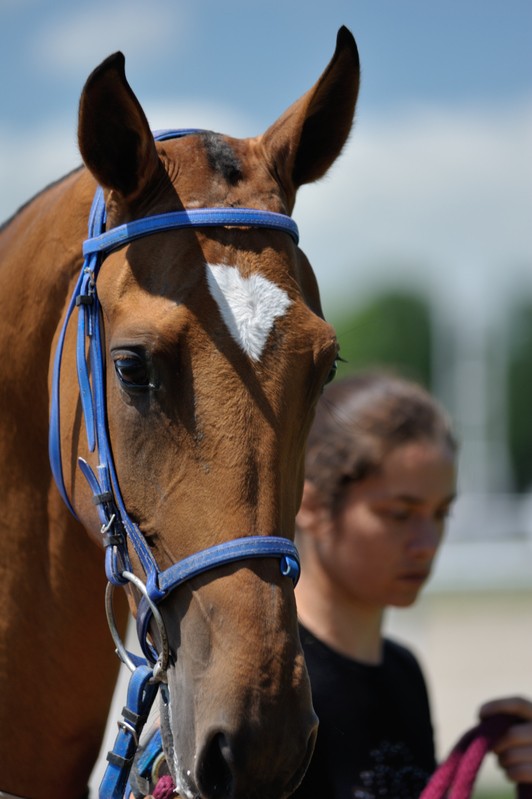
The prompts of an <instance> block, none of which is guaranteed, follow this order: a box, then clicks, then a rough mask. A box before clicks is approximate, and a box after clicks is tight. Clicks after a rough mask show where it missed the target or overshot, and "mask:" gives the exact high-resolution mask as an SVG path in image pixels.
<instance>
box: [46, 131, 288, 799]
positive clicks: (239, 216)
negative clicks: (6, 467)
mask: <svg viewBox="0 0 532 799" xmlns="http://www.w3.org/2000/svg"><path fill="white" fill-rule="evenodd" d="M193 133H201V131H197V130H178V131H175V130H168V131H159V132H157V133H155V134H154V137H155V139H156V140H159V141H163V140H165V139H170V138H177V137H180V136H184V135H188V134H193ZM105 223H106V209H105V202H104V196H103V191H102V190H101V188H98V189H97V191H96V194H95V197H94V200H93V204H92V208H91V212H90V216H89V226H88V228H89V229H88V238H87V240H86V241H85V242H84V244H83V255H84V263H83V268H82V270H81V274H80V276H79V279H78V282H77V284H76V287H75V289H74V293H73V295H72V298H71V300H70V303H69V306H68V309H67V313H66V317H65V321H64V323H63V327H62V329H61V333H60V336H59V341H58V345H57V349H56V353H55V360H54V373H53V380H52V401H51V413H50V433H49V454H50V464H51V468H52V473H53V476H54V479H55V482H56V484H57V487H58V489H59V492H60V494H61V496H62V498H63V500H64V502H65V504H66V505H67V507H68V508H69V509H70V511H71V512H72V514H73V515H74V516H75V515H76V513H75V511H74V508H73V507H72V504H71V502H70V499H69V497H68V494H67V491H66V488H65V483H64V479H63V467H62V461H61V420H60V402H59V394H60V378H61V361H62V355H63V348H64V342H65V336H66V330H67V326H68V323H69V321H70V318H71V316H72V314H73V311H74V309H75V308H76V307H77V308H78V328H77V345H76V359H77V374H78V383H79V392H80V398H81V405H82V409H83V416H84V420H85V428H86V433H87V441H88V447H89V450H90V451H91V452H96V454H97V457H98V466H97V468H96V471H94V470H93V469H92V468H91V466H89V464H88V463H87V461H85V460H84V459H83V458H79V459H78V462H79V466H80V468H81V471H82V472H83V474H84V476H85V478H86V480H87V482H88V484H89V486H90V489H91V491H92V494H93V502H94V503H95V505H96V506H97V509H98V514H99V518H100V522H101V525H102V526H101V533H102V538H103V543H104V547H105V571H106V575H107V579H108V581H109V586H108V592H107V594H106V609H107V614H108V619H109V625H110V628H111V633H112V634H113V638H114V640H115V643H116V644H117V651H118V654H119V656H120V657H121V659H122V660H123V661H124V662H125V664H126V665H127V666H128V668H130V670H131V671H132V676H131V680H130V684H129V688H128V698H127V705H126V707H124V709H123V711H122V714H123V719H122V720H121V721H119V722H118V727H119V732H118V735H117V738H116V741H115V745H114V748H113V750H112V751H111V752H109V754H108V756H107V759H108V761H109V765H108V767H107V770H106V772H105V776H104V778H103V781H102V784H101V786H100V793H99V795H100V799H121V798H122V797H123V796H124V791H125V790H126V785H127V779H128V775H129V771H130V768H131V764H132V762H133V758H134V755H135V752H136V749H137V746H138V741H139V738H140V734H141V731H142V728H143V726H144V723H145V721H146V718H147V715H148V713H149V710H150V707H151V705H152V703H153V701H154V699H155V696H156V694H157V690H158V688H159V685H160V683H161V682H163V681H164V679H165V676H164V675H165V671H166V668H167V665H168V658H169V653H168V644H167V638H166V631H165V629H164V623H163V621H162V617H161V615H160V613H159V611H158V608H157V605H158V604H159V603H160V602H161V600H162V599H164V597H166V596H167V595H168V594H169V593H170V592H171V591H172V590H173V589H174V588H176V587H177V586H178V585H181V584H182V583H184V582H185V581H187V580H190V579H191V578H192V577H195V576H196V575H198V574H201V573H203V572H205V571H207V570H210V569H213V568H216V567H218V566H220V565H222V564H225V563H232V562H235V561H240V560H247V559H249V558H277V559H279V561H280V568H281V573H282V574H283V575H285V576H287V577H290V578H291V579H292V580H293V582H294V583H296V582H297V579H298V577H299V570H300V566H299V557H298V553H297V549H296V547H295V546H294V544H293V543H292V542H291V541H290V540H289V539H287V538H283V537H282V536H246V537H243V538H237V539H233V540H230V541H226V542H224V543H222V544H218V545H216V546H212V547H209V548H207V549H204V550H201V551H200V552H197V553H195V554H193V555H190V556H189V557H187V558H184V559H183V560H181V561H179V562H178V563H175V564H174V565H173V566H170V567H169V568H168V569H166V570H165V571H160V569H159V567H158V565H157V563H156V561H155V559H154V557H153V555H152V552H151V550H150V548H149V546H148V544H147V543H146V540H145V538H144V536H143V534H142V532H141V531H140V529H139V527H138V525H136V524H135V523H134V522H133V521H132V520H131V518H130V517H129V515H128V513H127V510H126V508H125V505H124V501H123V499H122V495H121V492H120V487H119V482H118V478H117V474H116V470H115V464H114V460H113V455H112V450H111V444H110V440H109V435H108V428H107V403H106V394H105V371H104V365H105V348H104V342H103V340H102V328H101V323H100V305H99V300H98V295H97V290H96V282H97V278H98V273H99V270H100V267H101V265H102V262H103V260H104V258H105V257H106V256H107V255H108V254H109V253H110V252H112V251H113V250H116V249H118V248H119V247H123V246H124V245H126V244H129V243H130V242H131V241H133V240H135V239H137V238H139V237H142V236H147V235H150V234H151V233H157V232H161V231H166V230H175V229H177V228H185V227H186V228H190V227H209V226H224V227H230V226H236V227H241V226H245V227H263V228H269V229H275V230H279V231H282V232H284V233H287V234H288V235H289V236H291V238H292V239H293V240H294V242H295V243H296V244H297V242H298V230H297V225H296V223H295V222H294V221H293V219H292V218H291V217H289V216H286V215H285V214H277V213H273V212H270V211H261V210H257V209H254V208H223V207H222V208H203V209H193V210H192V209H191V210H188V211H187V210H185V211H175V212H171V213H166V214H158V215H155V216H149V217H145V218H143V219H138V220H135V221H133V222H128V223H126V224H124V225H120V226H118V227H116V228H112V229H111V230H105ZM128 542H129V543H130V544H131V545H132V546H133V548H134V550H135V552H136V554H137V556H138V558H139V560H140V563H141V565H142V568H143V570H144V573H145V580H144V582H143V581H142V580H141V579H140V578H139V577H137V576H136V575H135V574H134V573H133V569H132V566H131V562H130V559H129V555H128ZM127 583H133V584H134V585H135V586H136V588H137V589H138V590H139V591H140V593H141V596H142V598H141V600H140V603H139V606H138V613H137V632H138V635H139V641H140V645H141V647H142V650H143V652H144V655H145V656H146V660H147V662H146V661H143V660H142V658H138V657H137V656H135V655H133V654H131V653H129V652H127V651H126V650H125V648H124V646H123V645H122V644H121V642H120V640H119V636H118V633H117V630H116V627H115V625H114V618H113V613H112V588H113V586H117V585H122V586H124V585H126V584H127ZM152 620H154V621H155V624H156V625H157V628H158V632H159V637H160V639H161V650H162V651H161V652H160V653H158V652H156V651H155V649H154V647H153V645H152V644H151V643H150V642H149V641H148V632H149V627H150V622H151V621H152ZM148 663H149V664H151V665H148Z"/></svg>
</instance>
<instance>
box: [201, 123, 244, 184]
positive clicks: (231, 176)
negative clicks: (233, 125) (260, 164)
mask: <svg viewBox="0 0 532 799" xmlns="http://www.w3.org/2000/svg"><path fill="white" fill-rule="evenodd" d="M202 139H203V145H204V147H205V152H206V153H207V158H208V159H209V166H210V167H211V169H213V170H214V171H215V172H218V173H219V174H220V175H222V177H224V178H225V180H226V181H227V182H228V183H231V185H233V186H234V185H235V184H236V183H238V181H239V180H242V165H241V163H240V159H239V158H238V156H237V155H236V153H235V151H234V150H233V148H232V147H231V145H230V144H229V142H227V141H225V140H224V139H223V138H222V137H221V136H220V134H219V133H211V132H207V133H204V134H202Z"/></svg>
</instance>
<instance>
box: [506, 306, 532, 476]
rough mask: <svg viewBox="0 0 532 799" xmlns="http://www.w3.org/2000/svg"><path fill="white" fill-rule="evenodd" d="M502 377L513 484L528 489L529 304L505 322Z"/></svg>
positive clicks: (531, 463) (531, 449) (531, 458)
mask: <svg viewBox="0 0 532 799" xmlns="http://www.w3.org/2000/svg"><path fill="white" fill-rule="evenodd" d="M507 370H508V371H507V375H506V390H507V397H506V402H507V405H506V408H507V431H508V433H507V435H508V446H509V450H510V461H511V465H512V471H513V478H514V485H515V488H516V490H517V491H526V490H527V489H530V488H531V486H532V302H530V301H528V302H522V303H520V304H519V305H517V306H516V307H515V308H514V310H513V312H512V314H511V317H510V319H509V331H508V361H507Z"/></svg>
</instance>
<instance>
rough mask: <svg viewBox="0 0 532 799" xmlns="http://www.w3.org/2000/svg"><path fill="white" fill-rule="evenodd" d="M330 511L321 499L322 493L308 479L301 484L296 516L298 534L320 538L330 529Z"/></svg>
mask: <svg viewBox="0 0 532 799" xmlns="http://www.w3.org/2000/svg"><path fill="white" fill-rule="evenodd" d="M330 525H331V513H330V510H329V508H328V506H327V504H326V503H325V502H324V500H323V495H322V494H321V492H320V491H319V490H318V489H317V488H316V486H315V485H314V483H311V482H310V480H305V482H304V484H303V496H302V498H301V505H300V506H299V512H298V514H297V517H296V527H297V531H298V534H299V535H300V536H301V537H303V536H311V537H312V538H314V539H316V540H317V539H319V538H322V537H323V536H324V535H325V534H326V533H328V531H329V530H330Z"/></svg>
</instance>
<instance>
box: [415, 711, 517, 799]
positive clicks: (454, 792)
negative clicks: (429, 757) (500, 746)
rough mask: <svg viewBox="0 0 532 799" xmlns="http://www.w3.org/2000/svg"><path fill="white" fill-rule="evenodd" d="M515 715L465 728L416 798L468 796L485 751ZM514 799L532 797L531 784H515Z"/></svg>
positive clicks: (502, 715)
mask: <svg viewBox="0 0 532 799" xmlns="http://www.w3.org/2000/svg"><path fill="white" fill-rule="evenodd" d="M520 721H522V719H520V718H516V717H515V716H509V715H506V714H498V715H495V716H490V717H489V718H486V719H484V720H483V721H481V722H480V724H477V726H476V727H473V728H472V729H470V730H468V731H467V732H466V733H465V734H464V735H463V736H462V737H461V738H460V740H459V741H458V743H457V744H455V746H454V747H453V749H452V750H451V753H450V754H449V756H448V757H447V760H445V761H444V762H443V763H442V764H441V765H440V766H439V767H438V768H437V769H436V771H435V772H434V774H433V775H432V777H431V779H430V780H429V782H428V784H427V785H426V787H425V789H424V791H423V793H422V794H421V796H420V797H419V799H469V798H470V796H471V794H472V792H473V786H474V784H475V780H476V778H477V774H478V771H479V769H480V766H481V765H482V761H483V760H484V757H485V756H486V754H487V752H488V751H489V750H490V749H491V748H492V747H493V746H494V745H495V743H496V742H497V741H498V740H499V738H501V737H502V736H503V735H504V734H505V732H506V731H507V730H508V729H509V727H511V726H512V725H513V724H515V723H518V722H520ZM517 797H518V799H532V785H531V784H527V785H525V784H522V785H518V786H517Z"/></svg>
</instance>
